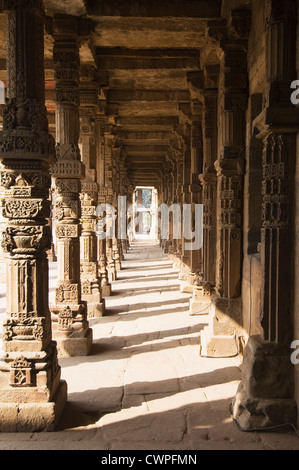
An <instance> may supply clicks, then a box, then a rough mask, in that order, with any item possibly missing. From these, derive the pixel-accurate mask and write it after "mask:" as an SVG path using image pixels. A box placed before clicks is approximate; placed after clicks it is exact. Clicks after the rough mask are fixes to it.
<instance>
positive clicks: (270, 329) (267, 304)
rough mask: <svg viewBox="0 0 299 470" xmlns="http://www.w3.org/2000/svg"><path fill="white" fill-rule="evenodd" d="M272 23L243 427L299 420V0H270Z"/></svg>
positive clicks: (239, 412)
mask: <svg viewBox="0 0 299 470" xmlns="http://www.w3.org/2000/svg"><path fill="white" fill-rule="evenodd" d="M270 5H271V12H270V18H269V21H268V23H267V30H266V43H267V64H266V67H267V88H266V90H265V96H264V101H265V103H266V108H265V109H264V111H263V113H262V114H261V116H260V119H257V121H259V130H260V134H259V135H258V137H259V138H261V139H262V140H263V143H264V147H263V175H262V178H263V179H262V195H263V202H262V231H261V265H262V288H261V291H262V299H261V310H262V311H261V326H262V329H263V334H262V335H255V336H250V337H249V339H248V342H247V345H246V347H245V351H244V358H243V366H242V380H241V383H240V385H239V388H238V391H237V395H236V398H235V399H234V400H233V416H234V419H235V420H236V421H237V422H238V424H239V426H240V427H241V428H242V429H244V430H252V429H256V428H258V429H263V428H265V427H268V426H277V425H283V424H286V423H293V424H294V425H296V424H297V406H296V402H295V400H294V368H293V365H292V363H291V357H290V355H291V349H290V346H291V342H292V340H293V334H294V332H293V315H294V287H293V281H294V271H293V258H294V254H293V253H294V250H295V246H294V241H293V240H294V238H293V234H294V231H295V227H294V218H295V217H294V201H293V195H294V194H295V178H294V175H295V162H296V137H297V136H296V134H297V132H298V108H296V107H294V106H292V104H291V101H290V84H291V82H292V81H293V79H294V77H295V76H296V25H297V2H296V1H293V0H289V1H286V2H283V3H282V2H279V1H278V0H273V1H272V2H271V4H270Z"/></svg>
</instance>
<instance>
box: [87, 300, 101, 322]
mask: <svg viewBox="0 0 299 470" xmlns="http://www.w3.org/2000/svg"><path fill="white" fill-rule="evenodd" d="M84 300H86V299H84ZM105 311H106V305H105V300H104V299H103V300H102V301H101V302H99V303H90V302H88V301H87V318H101V317H103V316H104V315H105Z"/></svg>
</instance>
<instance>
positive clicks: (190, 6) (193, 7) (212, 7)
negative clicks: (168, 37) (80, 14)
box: [85, 0, 221, 18]
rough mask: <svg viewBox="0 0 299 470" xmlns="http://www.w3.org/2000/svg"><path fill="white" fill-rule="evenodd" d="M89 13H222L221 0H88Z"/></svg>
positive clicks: (202, 15)
mask: <svg viewBox="0 0 299 470" xmlns="http://www.w3.org/2000/svg"><path fill="white" fill-rule="evenodd" d="M85 6H86V9H87V12H88V14H90V15H97V16H116V17H147V18H151V17H178V18H186V17H190V18H215V17H218V16H220V14H221V0H213V1H209V2H207V1H206V0H187V1H186V0H173V1H172V2H169V1H167V2H161V1H160V0H152V1H151V2H149V1H148V0H139V1H137V2H136V0H122V1H119V0H101V1H98V0H86V1H85Z"/></svg>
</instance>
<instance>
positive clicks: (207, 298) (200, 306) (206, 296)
mask: <svg viewBox="0 0 299 470" xmlns="http://www.w3.org/2000/svg"><path fill="white" fill-rule="evenodd" d="M207 284H208V283H204V284H203V285H200V286H199V285H194V286H193V292H192V298H191V299H190V301H189V315H208V314H209V312H210V307H211V302H212V293H213V288H212V286H211V288H209V287H208V286H207ZM209 286H210V284H209Z"/></svg>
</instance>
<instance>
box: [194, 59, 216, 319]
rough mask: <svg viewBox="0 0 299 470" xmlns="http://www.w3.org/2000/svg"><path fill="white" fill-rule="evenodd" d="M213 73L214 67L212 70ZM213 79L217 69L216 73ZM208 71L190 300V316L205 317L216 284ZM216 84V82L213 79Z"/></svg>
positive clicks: (212, 104)
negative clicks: (196, 274) (198, 271)
mask: <svg viewBox="0 0 299 470" xmlns="http://www.w3.org/2000/svg"><path fill="white" fill-rule="evenodd" d="M213 71H214V67H213ZM216 74H217V78H218V74H219V70H217V71H216ZM210 75H212V74H211V72H210V71H209V70H208V68H207V69H206V70H205V82H204V84H203V88H202V90H201V95H202V99H203V117H202V134H203V143H202V145H203V164H202V167H201V169H200V170H201V171H200V174H199V176H198V179H199V181H200V183H201V186H202V199H201V202H202V205H203V245H202V278H201V279H200V278H199V282H195V284H196V285H194V287H193V295H192V299H191V300H190V313H191V314H194V313H196V314H199V313H200V314H205V315H206V314H207V313H208V311H207V309H205V308H204V302H207V301H211V295H213V294H214V293H215V291H214V290H215V285H216V261H217V260H216V227H217V223H216V217H217V214H216V199H217V176H216V170H215V166H214V164H215V161H216V160H217V102H218V90H217V88H213V87H214V86H215V83H214V80H212V79H211V77H210ZM216 82H217V79H216Z"/></svg>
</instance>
